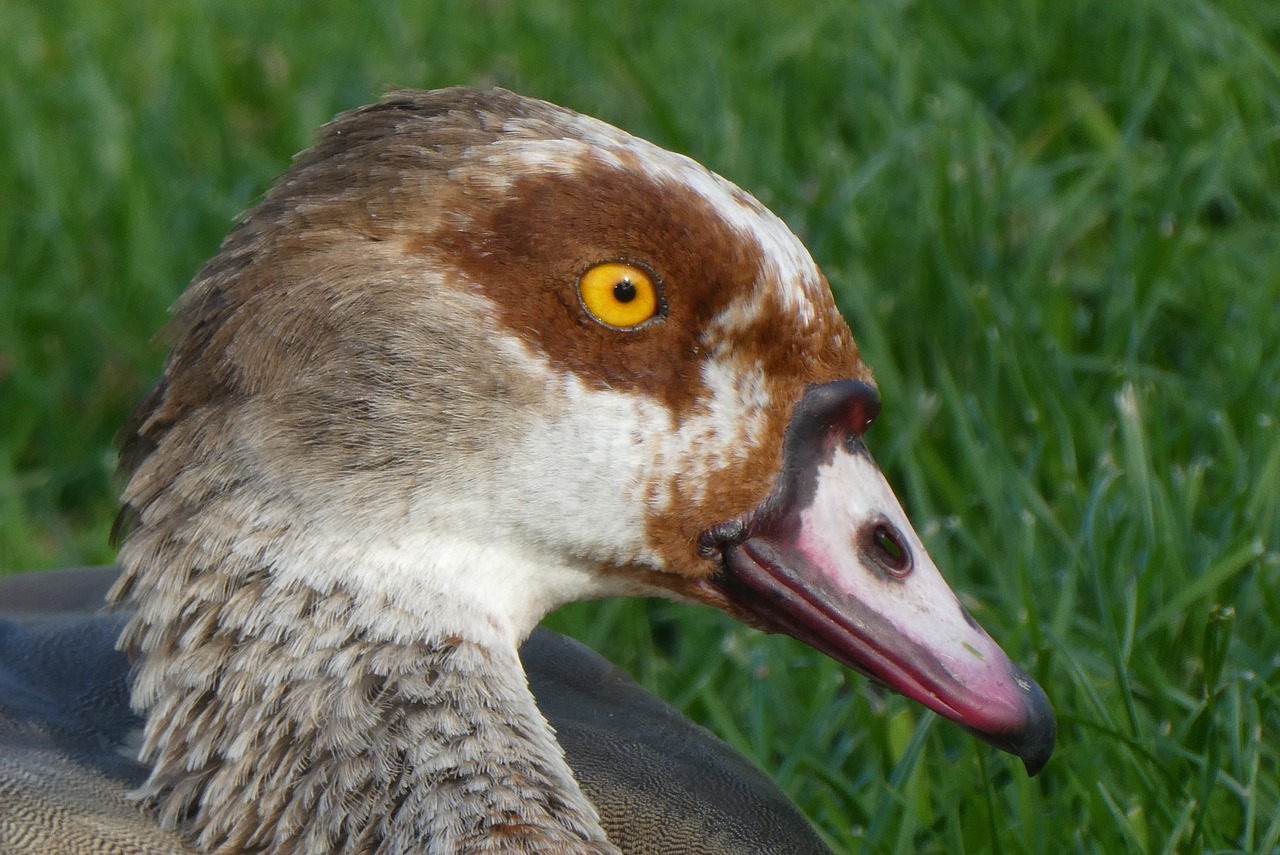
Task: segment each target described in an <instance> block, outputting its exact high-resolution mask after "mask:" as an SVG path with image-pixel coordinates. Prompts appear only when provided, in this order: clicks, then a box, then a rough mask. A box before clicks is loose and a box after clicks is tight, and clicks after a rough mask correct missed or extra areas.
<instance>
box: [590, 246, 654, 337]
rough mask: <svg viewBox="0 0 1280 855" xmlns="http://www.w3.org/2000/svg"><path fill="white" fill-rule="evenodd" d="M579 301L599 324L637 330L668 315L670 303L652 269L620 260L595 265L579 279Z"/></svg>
mask: <svg viewBox="0 0 1280 855" xmlns="http://www.w3.org/2000/svg"><path fill="white" fill-rule="evenodd" d="M578 302H579V303H580V304H581V306H582V308H583V310H584V311H585V312H586V313H587V314H588V315H590V316H591V319H592V320H594V321H596V322H597V323H599V324H601V325H603V326H606V327H609V328H610V329H615V330H634V329H638V328H639V327H642V326H645V325H646V324H647V323H649V322H650V321H652V320H654V319H655V318H656V319H661V318H662V317H665V315H666V304H665V303H664V302H663V299H662V290H661V287H660V284H659V282H658V277H657V276H655V275H654V274H653V273H652V272H651V271H650V270H649V269H648V268H646V267H643V266H641V265H639V264H636V263H634V262H631V261H623V260H620V259H615V260H610V261H602V262H599V263H598V264H593V265H591V266H590V267H588V268H587V269H586V270H584V271H583V272H582V275H580V276H579V277H578Z"/></svg>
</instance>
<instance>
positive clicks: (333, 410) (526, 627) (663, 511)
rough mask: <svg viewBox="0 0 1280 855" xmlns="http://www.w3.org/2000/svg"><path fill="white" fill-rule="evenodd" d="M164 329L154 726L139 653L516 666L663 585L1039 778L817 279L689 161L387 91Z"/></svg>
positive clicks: (141, 567) (139, 481) (1042, 751)
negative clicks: (555, 630) (544, 626)
mask: <svg viewBox="0 0 1280 855" xmlns="http://www.w3.org/2000/svg"><path fill="white" fill-rule="evenodd" d="M168 336H169V338H170V340H171V341H172V351H171V354H170V356H169V359H168V362H167V364H166V367H165V370H164V374H163V376H162V378H161V380H160V382H159V383H158V384H157V386H156V387H155V389H154V390H153V391H152V393H151V394H150V395H149V397H148V398H147V400H146V401H144V403H143V404H142V405H141V406H140V407H139V409H138V411H137V413H136V414H135V417H134V420H133V422H132V423H131V424H130V425H129V426H128V427H127V430H126V432H125V436H126V441H125V446H124V455H123V460H124V467H125V469H126V471H127V472H128V473H129V479H128V482H127V486H126V489H125V493H124V500H125V504H126V507H125V511H124V512H123V513H122V516H121V532H122V534H123V544H122V551H121V563H122V565H123V566H124V568H125V571H126V576H125V579H124V581H123V582H122V583H121V585H120V586H119V588H118V590H117V592H116V598H117V599H119V600H125V601H128V602H130V604H131V605H133V606H134V607H135V608H136V609H137V617H136V618H135V620H134V624H133V626H132V628H131V630H130V634H129V635H128V636H127V637H126V645H127V646H129V647H130V648H131V649H132V650H133V652H134V654H135V655H136V656H138V657H139V658H140V659H141V660H142V663H143V667H142V668H141V670H140V671H139V674H140V676H139V682H138V685H136V686H135V702H136V703H137V704H138V705H139V706H141V707H142V708H144V709H152V708H154V707H155V705H156V703H157V700H156V699H157V697H158V696H159V693H161V692H162V691H167V690H169V689H165V688H164V686H169V687H170V689H171V688H172V686H173V685H174V684H175V682H176V683H181V682H182V679H181V677H180V676H175V672H174V669H172V668H169V669H167V670H166V669H158V670H157V669H155V668H150V666H149V665H148V663H150V662H160V661H164V662H174V661H177V660H178V659H181V658H182V657H186V661H187V662H188V665H190V664H191V663H192V662H196V661H197V660H200V658H201V657H210V658H213V657H223V658H226V657H230V656H233V655H234V651H233V650H232V648H231V647H229V646H223V647H221V648H217V649H216V650H215V649H214V648H215V647H216V645H214V643H213V642H214V640H215V639H216V638H218V634H217V631H216V630H215V628H214V626H213V625H214V624H215V623H218V622H221V623H223V624H225V623H227V622H234V623H235V624H236V626H237V627H238V628H239V629H238V632H239V633H240V634H242V635H243V634H244V633H257V634H260V635H264V636H269V637H273V638H276V639H277V640H279V642H280V645H281V646H282V648H287V646H288V643H289V642H288V639H289V637H290V636H289V631H290V630H289V627H291V626H296V625H300V624H306V625H308V626H309V627H311V631H313V632H314V633H318V634H328V635H329V636H331V637H333V638H334V639H338V640H341V639H343V638H347V637H349V636H352V635H353V634H354V633H356V632H357V630H358V631H359V632H362V633H366V634H372V635H376V636H377V637H378V638H381V639H387V640H391V641H396V642H403V643H410V642H414V641H416V640H420V639H422V638H424V637H428V636H429V637H437V638H465V639H468V640H471V641H474V642H475V643H476V644H477V645H479V646H480V647H481V648H482V649H486V650H499V649H504V650H505V649H507V648H510V649H512V650H513V649H514V647H515V645H517V644H518V642H519V641H520V640H521V639H522V638H524V637H525V636H526V635H527V634H528V633H529V632H530V631H531V629H532V628H533V626H534V625H535V624H536V623H537V622H538V621H539V620H540V619H541V618H542V617H543V616H544V615H545V614H546V613H547V612H549V611H550V610H552V609H554V608H556V607H558V606H560V605H562V604H564V603H567V602H570V601H574V600H582V599H590V598H600V597H611V596H620V595H625V596H630V595H659V596H667V597H673V598H676V599H679V600H684V601H691V602H695V603H705V604H709V605H711V606H713V607H715V608H717V609H720V610H722V611H724V612H727V613H729V614H730V615H732V616H734V617H736V618H738V619H740V620H743V621H745V622H747V623H749V624H751V625H753V626H756V627H759V628H761V629H764V630H769V631H775V632H784V633H787V634H789V635H793V636H795V637H797V638H799V639H801V640H803V641H805V642H807V643H808V644H810V645H812V646H813V647H815V648H817V649H818V650H820V651H823V652H825V653H827V654H828V655H830V656H832V657H833V658H835V659H836V660H838V661H840V662H842V663H844V664H845V665H847V666H849V667H851V668H853V669H856V670H857V671H860V672H862V673H863V674H865V675H867V676H868V677H870V678H872V679H873V680H875V681H878V682H880V683H883V684H884V685H886V686H888V687H890V688H892V689H894V690H896V691H898V692H901V693H902V694H904V695H907V696H908V697H911V698H914V699H915V700H917V701H919V702H920V703H922V704H924V705H925V706H926V707H928V708H930V709H932V710H935V711H937V712H938V713H940V714H941V715H943V716H946V717H947V718H950V719H953V720H955V721H957V722H958V723H960V724H961V725H963V726H964V727H966V728H967V729H969V730H970V731H972V732H973V733H975V734H977V735H978V736H979V737H981V738H982V739H985V740H987V741H988V742H990V743H992V744H994V745H996V746H998V747H1000V748H1002V749H1005V750H1007V751H1011V752H1013V753H1015V754H1017V755H1019V756H1020V757H1021V758H1022V759H1023V761H1024V763H1025V764H1026V767H1027V769H1028V771H1030V772H1031V773H1035V772H1036V771H1037V770H1038V769H1039V768H1040V767H1041V766H1042V765H1043V764H1044V763H1045V761H1046V760H1047V759H1048V757H1049V754H1050V752H1051V750H1052V746H1053V740H1054V720H1053V716H1052V712H1051V710H1050V707H1049V705H1048V702H1047V700H1046V698H1045V696H1044V693H1043V692H1042V691H1041V690H1040V688H1039V687H1038V686H1037V685H1036V684H1035V683H1034V682H1033V681H1032V680H1031V679H1029V678H1028V677H1027V675H1026V674H1024V673H1023V672H1022V671H1021V670H1019V669H1018V668H1017V667H1016V666H1015V665H1013V664H1012V663H1011V662H1010V660H1009V658H1008V657H1007V656H1006V655H1005V654H1004V653H1003V652H1002V651H1001V649H1000V648H999V646H998V645H997V644H996V643H995V642H994V641H993V640H992V639H991V638H990V637H989V636H988V635H987V633H985V632H984V631H983V630H982V629H981V628H980V627H979V626H978V624H977V623H976V622H975V621H974V620H973V619H972V618H971V617H970V616H969V615H968V614H967V613H966V611H965V610H964V608H963V607H962V606H961V605H960V603H959V601H958V600H957V598H956V596H955V594H954V593H953V592H952V591H951V590H950V589H949V588H948V586H947V584H946V583H945V581H944V580H943V578H942V576H941V575H940V573H939V572H938V569H937V568H936V567H935V566H934V563H933V562H932V561H931V560H930V558H929V555H928V553H927V552H926V550H925V548H924V546H923V544H922V543H921V541H920V538H919V537H918V536H917V534H916V533H915V531H914V530H913V529H912V527H911V524H910V522H909V521H908V519H907V516H906V514H905V513H904V511H903V509H902V507H901V506H900V505H899V503H898V501H897V500H896V499H895V498H894V495H893V492H892V490H891V489H890V488H889V486H888V484H887V483H886V481H885V479H884V477H883V476H882V474H881V473H880V470H879V469H878V468H877V466H876V464H875V463H874V462H873V460H872V458H871V455H870V453H869V451H868V449H867V445H866V443H865V442H864V434H865V433H866V431H867V429H868V428H869V427H870V426H871V424H872V422H873V421H874V420H875V417H876V415H877V412H878V410H879V407H880V401H879V397H878V393H877V391H876V387H875V383H874V379H873V376H872V373H871V371H870V370H869V369H868V367H867V366H866V365H865V364H864V363H863V362H862V360H861V359H860V357H859V353H858V348H857V346H856V344H855V342H854V339H853V337H852V335H851V333H850V331H849V328H848V326H847V325H846V323H845V321H844V319H843V318H842V317H841V315H840V313H839V311H838V310H837V308H836V306H835V303H834V301H833V298H832V295H831V291H830V288H829V286H828V284H827V282H826V280H825V279H824V277H823V275H822V273H821V272H820V271H819V269H818V267H817V266H816V265H815V263H814V261H813V260H812V259H811V257H810V256H809V254H808V252H807V251H806V250H805V248H804V246H803V245H802V244H801V243H800V241H799V240H798V239H797V238H796V237H795V236H794V235H793V234H792V233H791V232H790V231H789V230H788V229H787V228H786V226H785V225H783V223H782V222H781V221H780V220H779V219H778V218H777V217H775V216H774V215H772V214H771V213H770V212H769V211H767V210H766V209H765V208H764V207H763V206H761V205H760V204H759V203H758V202H757V201H755V200H754V199H753V198H751V197H750V196H749V195H747V194H746V193H744V192H743V191H742V190H740V189H738V188H737V187H735V186H733V185H732V184H730V183H729V182H727V181H725V180H723V179H721V178H720V177H718V176H716V175H714V174H712V173H711V172H709V171H707V170H706V169H705V168H703V167H701V166H699V165H698V164H696V163H694V162H693V161H691V160H689V159H688V158H685V157H682V156H680V155H677V154H672V153H670V152H667V151H665V150H662V149H660V148H658V147H656V146H654V145H651V144H649V143H646V142H644V141H642V140H639V139H637V138H635V137H632V136H630V135H628V134H626V133H624V132H622V131H619V130H617V129H615V128H613V127H611V126H609V125H606V124H604V123H602V122H599V121H596V120H594V119H590V118H586V117H584V116H581V115H579V114H577V113H574V112H572V111H569V110H565V109H562V108H559V107H555V106H553V105H550V104H547V103H543V102H540V101H536V100H532V99H528V98H523V97H520V96H517V95H514V94H511V93H507V92H503V91H474V90H466V89H457V90H443V91H437V92H396V93H393V94H391V95H390V96H388V97H387V98H386V99H385V100H384V101H383V102H382V103H379V104H377V105H373V106H369V107H364V108H361V109H358V110H354V111H352V112H349V113H346V114H343V115H341V116H339V117H338V118H337V119H336V120H334V121H333V122H332V123H330V124H329V125H327V126H326V127H325V128H324V129H322V131H321V132H320V133H319V136H318V140H317V142H316V144H315V145H314V146H313V147H312V148H311V149H309V150H308V151H306V152H304V153H303V154H302V155H300V156H299V158H298V159H297V160H296V162H295V163H294V165H293V166H292V168H291V169H290V170H289V171H288V172H287V173H286V174H285V175H284V176H283V177H282V178H281V179H280V180H279V181H278V182H277V183H276V184H275V186H274V187H273V188H272V189H271V190H270V191H269V192H268V193H267V194H266V196H265V198H264V199H263V201H262V202H261V203H260V204H258V205H257V206H256V207H254V208H253V209H252V210H250V211H249V212H248V213H247V214H245V215H244V216H243V217H242V218H241V220H240V221H239V223H238V224H237V226H236V227H235V229H234V230H233V231H232V233H231V234H230V235H229V236H228V237H227V239H226V240H225V242H224V243H223V245H222V248H221V250H220V251H219V252H218V253H217V255H216V256H215V257H214V258H213V259H212V260H211V261H210V262H209V263H208V264H207V265H206V266H205V267H204V268H203V269H202V270H201V271H200V272H199V274H198V275H197V276H196V278H195V280H194V282H193V284H192V285H191V286H190V288H189V289H188V290H187V292H186V293H185V294H184V295H183V296H182V298H181V299H180V300H179V302H178V303H177V305H176V308H175V317H174V320H173V321H172V323H171V326H170V328H169V330H168ZM289 592H294V593H296V592H305V593H306V597H305V598H302V599H298V598H296V597H295V598H294V599H292V600H290V599H286V598H284V594H285V593H289ZM286 602H288V603H295V602H296V603H305V605H298V606H284V605H282V603H286ZM333 603H340V604H341V605H340V606H334V605H332V604H333ZM215 613H216V617H207V616H208V615H213V614H215ZM337 646H340V645H337ZM287 653H288V650H287V649H285V650H284V652H283V653H282V654H281V655H285V654H287ZM149 668H150V670H149ZM166 681H167V682H166ZM196 688H197V689H199V690H200V691H206V690H208V689H209V681H208V680H207V679H206V680H205V681H204V682H202V683H200V685H199V686H197V687H196ZM227 691H231V690H230V689H228V690H227ZM193 703H194V702H193ZM151 726H152V725H151V724H149V727H151ZM155 727H156V728H159V727H160V725H158V724H157V725H155ZM149 738H151V739H152V741H153V743H154V742H163V739H164V737H163V735H162V734H160V731H159V730H156V731H155V732H153V733H151V734H150V737H149ZM153 747H154V746H153Z"/></svg>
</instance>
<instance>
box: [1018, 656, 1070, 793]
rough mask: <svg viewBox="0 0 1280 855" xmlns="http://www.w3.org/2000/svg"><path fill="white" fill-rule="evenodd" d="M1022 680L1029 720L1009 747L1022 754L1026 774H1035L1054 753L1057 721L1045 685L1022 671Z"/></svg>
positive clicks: (1019, 754) (1032, 775)
mask: <svg viewBox="0 0 1280 855" xmlns="http://www.w3.org/2000/svg"><path fill="white" fill-rule="evenodd" d="M1023 681H1025V682H1023ZM1019 683H1020V684H1021V685H1022V686H1023V688H1024V690H1025V691H1026V693H1027V723H1026V727H1025V728H1023V730H1022V732H1021V733H1020V734H1018V738H1017V739H1016V740H1015V743H1014V745H1012V746H1011V747H1010V749H1009V750H1010V751H1012V752H1013V753H1014V754H1017V755H1018V756H1019V757H1021V758H1022V765H1023V766H1025V767H1026V769H1027V775H1029V776H1031V777H1033V778H1034V777H1035V776H1036V775H1037V774H1038V773H1039V772H1040V770H1041V769H1043V768H1044V767H1045V764H1046V763H1048V762H1049V758H1050V757H1051V756H1053V747H1054V744H1055V743H1056V742H1057V739H1058V722H1057V719H1055V718H1054V715H1053V706H1052V705H1051V704H1050V703H1049V698H1048V696H1047V695H1045V693H1044V689H1042V688H1040V685H1039V684H1038V683H1036V682H1035V681H1034V680H1032V679H1031V678H1030V677H1028V676H1027V675H1026V674H1021V675H1020V679H1019Z"/></svg>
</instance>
